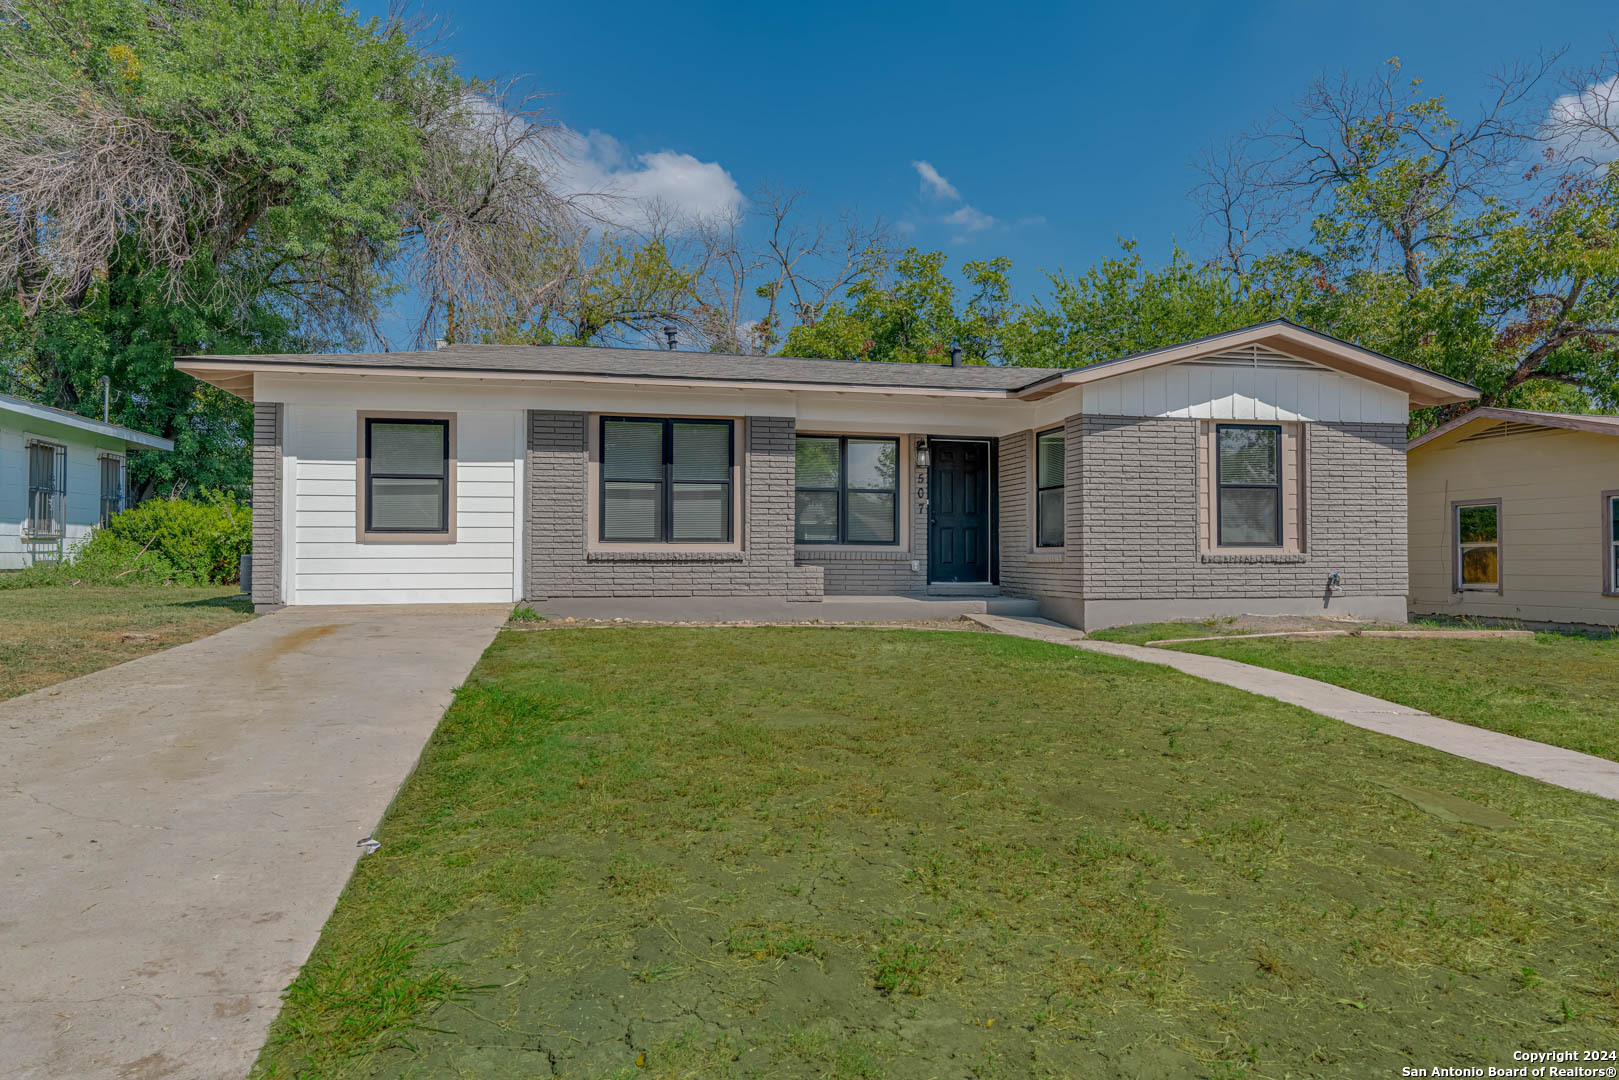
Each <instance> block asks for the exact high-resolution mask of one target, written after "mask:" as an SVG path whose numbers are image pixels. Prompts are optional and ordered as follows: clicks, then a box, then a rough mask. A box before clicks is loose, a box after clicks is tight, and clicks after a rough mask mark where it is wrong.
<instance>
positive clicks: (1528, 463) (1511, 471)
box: [1407, 408, 1619, 626]
mask: <svg viewBox="0 0 1619 1080" xmlns="http://www.w3.org/2000/svg"><path fill="white" fill-rule="evenodd" d="M1407 456H1408V462H1409V469H1410V483H1411V532H1410V547H1411V608H1412V610H1413V611H1416V612H1418V613H1420V614H1424V615H1460V616H1468V617H1471V618H1486V619H1511V620H1522V621H1525V622H1537V623H1557V624H1581V625H1594V626H1616V625H1619V416H1591V415H1583V414H1578V413H1550V412H1534V411H1531V410H1527V409H1496V408H1484V409H1474V410H1473V411H1472V412H1468V413H1463V414H1462V415H1461V416H1459V417H1457V418H1456V419H1454V420H1452V421H1450V422H1449V423H1447V424H1444V425H1442V426H1440V427H1437V428H1435V429H1433V430H1432V431H1429V432H1426V433H1425V434H1423V435H1422V436H1421V437H1419V438H1417V439H1414V440H1412V442H1411V444H1410V448H1409V451H1408V455H1407Z"/></svg>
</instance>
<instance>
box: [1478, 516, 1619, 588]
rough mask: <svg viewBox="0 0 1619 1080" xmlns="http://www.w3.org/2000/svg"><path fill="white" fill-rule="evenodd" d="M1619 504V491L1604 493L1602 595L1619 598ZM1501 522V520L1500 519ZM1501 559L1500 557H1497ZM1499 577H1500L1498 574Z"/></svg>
mask: <svg viewBox="0 0 1619 1080" xmlns="http://www.w3.org/2000/svg"><path fill="white" fill-rule="evenodd" d="M1615 502H1619V490H1614V491H1604V492H1603V493H1602V595H1603V596H1619V580H1615V579H1616V578H1619V569H1616V567H1615V560H1616V559H1619V535H1615V531H1614V527H1613V511H1614V503H1615ZM1498 520H1499V519H1498ZM1497 558H1498V559H1499V556H1498V557H1497ZM1496 576H1497V577H1499V576H1500V575H1499V574H1497V575H1496Z"/></svg>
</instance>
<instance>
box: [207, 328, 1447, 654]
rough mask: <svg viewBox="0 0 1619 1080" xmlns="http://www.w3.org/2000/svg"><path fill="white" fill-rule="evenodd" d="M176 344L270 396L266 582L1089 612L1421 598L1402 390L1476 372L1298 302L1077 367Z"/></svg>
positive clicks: (1395, 612) (213, 369)
mask: <svg viewBox="0 0 1619 1080" xmlns="http://www.w3.org/2000/svg"><path fill="white" fill-rule="evenodd" d="M178 366H179V367H180V369H181V370H183V371H187V372H190V373H191V374H192V375H194V376H196V377H197V378H199V379H204V380H206V381H208V382H210V383H213V384H214V385H216V386H220V387H222V388H224V389H226V390H229V391H230V392H232V393H235V394H239V395H241V396H242V397H245V398H249V399H251V400H252V401H253V402H254V406H255V415H256V421H257V422H256V436H255V438H256V445H255V451H254V476H253V493H254V508H253V511H254V514H253V526H254V560H253V566H254V578H253V596H254V600H255V602H256V603H257V604H258V605H259V606H261V607H273V606H276V605H279V604H345V603H410V602H425V603H434V602H453V601H473V602H487V601H503V602H505V601H512V600H517V599H521V598H526V599H528V600H530V601H543V600H550V599H559V598H579V597H645V598H649V599H648V602H647V604H646V605H645V606H646V610H647V611H649V612H653V611H664V612H667V613H670V614H672V615H675V616H676V617H678V612H679V611H680V608H681V604H680V601H679V600H677V599H673V598H678V597H691V596H768V597H775V598H780V599H786V600H798V601H811V602H813V601H817V600H820V599H821V598H822V597H823V596H827V595H847V594H907V595H923V594H927V593H952V594H960V593H961V592H963V591H966V592H971V593H994V592H999V593H1001V594H1004V595H1011V596H1019V597H1033V598H1036V599H1038V600H1039V601H1040V606H1041V609H1042V610H1043V611H1044V612H1045V613H1046V614H1047V615H1049V616H1051V617H1053V618H1056V619H1060V620H1063V621H1065V622H1068V623H1071V624H1073V625H1076V626H1084V627H1096V626H1106V625H1111V624H1116V623H1123V622H1135V621H1141V620H1145V619H1158V618H1167V617H1180V616H1207V615H1218V614H1222V613H1237V612H1305V613H1311V612H1313V613H1320V612H1322V611H1323V610H1330V611H1334V612H1338V611H1342V612H1353V613H1360V614H1366V615H1371V616H1376V617H1380V618H1402V617H1403V616H1404V614H1405V593H1406V550H1405V545H1406V527H1405V525H1406V523H1405V434H1406V422H1407V416H1408V411H1409V409H1410V408H1412V407H1416V406H1427V405H1438V404H1445V403H1450V402H1459V401H1465V400H1468V399H1471V398H1473V397H1475V396H1476V392H1475V391H1474V390H1473V388H1472V387H1470V386H1467V385H1466V384H1463V383H1459V382H1455V381H1453V380H1451V379H1447V378H1444V377H1442V376H1439V375H1436V374H1434V373H1432V372H1429V371H1426V370H1424V369H1421V368H1417V367H1413V366H1411V365H1408V364H1404V363H1401V362H1400V361H1397V360H1391V359H1389V358H1388V357H1385V356H1381V355H1378V354H1376V353H1372V352H1368V351H1367V350H1364V349H1360V348H1356V347H1355V346H1352V345H1349V344H1346V343H1344V342H1342V341H1338V340H1335V339H1333V338H1330V337H1326V336H1324V335H1322V334H1317V333H1314V332H1312V331H1310V330H1306V329H1303V328H1302V327H1298V326H1294V325H1292V324H1289V323H1285V322H1275V323H1266V324H1264V325H1261V326H1255V327H1251V328H1249V329H1246V330H1240V331H1236V332H1233V333H1228V334H1221V335H1218V336H1215V337H1210V338H1207V339H1205V340H1201V341H1195V342H1189V343H1187V344H1185V345H1180V346H1176V347H1174V348H1166V349H1158V350H1155V351H1153V352H1150V353H1145V354H1142V355H1138V356H1130V357H1122V358H1120V359H1117V360H1112V361H1108V362H1104V363H1099V364H1092V365H1090V366H1088V367H1084V368H1079V369H1076V370H1072V371H1062V370H1055V369H1051V368H1018V367H994V366H946V365H942V364H885V363H868V362H859V361H838V360H803V359H792V358H786V357H776V356H769V357H767V356H727V355H717V354H708V353H695V352H663V351H653V350H633V349H598V348H571V347H563V346H498V345H452V346H448V347H445V348H442V349H440V350H437V351H434V352H415V353H392V354H380V355H320V356H297V355H272V356H207V357H188V358H185V359H183V360H181V361H179V363H178ZM1333 575H1337V578H1336V582H1337V584H1336V585H1334V584H1333ZM655 598H670V599H668V600H665V601H662V602H659V601H657V600H656V599H655ZM576 606H577V605H576Z"/></svg>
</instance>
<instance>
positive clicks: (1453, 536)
mask: <svg viewBox="0 0 1619 1080" xmlns="http://www.w3.org/2000/svg"><path fill="white" fill-rule="evenodd" d="M1467 506H1493V507H1495V544H1494V547H1495V584H1494V585H1464V584H1462V508H1463V507H1467ZM1471 546H1472V547H1489V546H1491V545H1489V544H1473V545H1471ZM1506 548H1507V545H1506V514H1505V513H1504V512H1503V511H1502V509H1501V500H1500V499H1454V500H1452V501H1451V504H1450V561H1451V572H1450V590H1451V592H1456V593H1470V592H1480V593H1495V594H1496V595H1497V596H1500V595H1502V594H1503V591H1504V587H1505V583H1506V579H1507V574H1506Z"/></svg>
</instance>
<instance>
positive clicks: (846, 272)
mask: <svg viewBox="0 0 1619 1080" xmlns="http://www.w3.org/2000/svg"><path fill="white" fill-rule="evenodd" d="M804 194H805V193H804V192H803V191H802V190H801V189H790V188H781V187H770V186H764V187H761V188H760V189H759V191H758V193H757V194H756V195H755V197H754V199H753V201H752V204H751V205H752V209H751V210H749V211H747V212H742V211H737V212H733V213H730V214H725V215H721V216H719V217H715V218H710V219H707V220H700V221H697V222H693V223H692V234H691V239H692V246H693V248H694V252H693V256H692V260H691V261H692V263H693V264H694V266H695V267H696V277H695V280H694V284H693V289H692V298H693V301H694V305H695V308H694V316H695V318H696V320H697V323H698V325H699V327H700V330H701V333H702V335H703V337H704V338H705V339H706V341H707V342H708V344H709V347H710V348H711V349H713V350H714V351H716V352H732V353H750V352H756V353H761V354H762V353H766V352H769V351H770V350H771V349H774V348H776V347H777V346H779V345H781V344H782V343H783V342H784V341H785V340H787V339H788V337H789V334H790V333H791V332H792V331H793V330H794V329H795V328H798V327H806V328H807V327H813V326H815V325H816V323H818V322H819V321H820V320H821V318H822V317H823V315H824V314H825V313H826V312H827V311H828V309H829V306H830V305H831V304H832V302H833V301H834V299H836V298H837V297H839V296H841V295H842V294H843V293H844V291H845V290H846V289H848V288H849V287H850V286H851V285H853V284H854V283H855V282H856V280H858V279H859V278H860V277H861V276H862V274H865V273H867V272H869V270H870V269H871V267H872V266H873V265H874V264H873V260H874V259H880V258H881V257H882V256H883V254H884V253H885V252H886V251H887V248H888V242H889V239H888V230H887V226H886V225H885V224H884V223H883V221H882V219H880V218H878V219H876V220H872V221H865V220H863V219H862V218H861V217H860V214H859V212H858V211H856V210H853V209H844V210H842V211H840V212H839V213H838V214H837V215H836V217H835V218H834V219H833V220H831V221H827V220H825V219H821V218H817V219H815V220H807V219H805V218H804V217H803V215H802V212H801V211H802V202H803V199H804ZM750 226H751V228H750ZM752 232H762V233H763V238H762V239H760V240H753V239H751V238H750V233H752ZM789 351H791V349H789Z"/></svg>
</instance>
